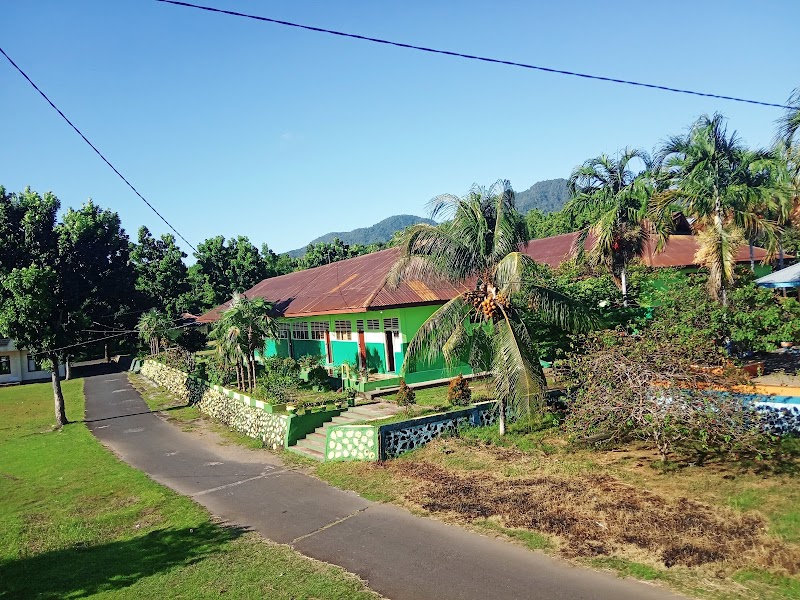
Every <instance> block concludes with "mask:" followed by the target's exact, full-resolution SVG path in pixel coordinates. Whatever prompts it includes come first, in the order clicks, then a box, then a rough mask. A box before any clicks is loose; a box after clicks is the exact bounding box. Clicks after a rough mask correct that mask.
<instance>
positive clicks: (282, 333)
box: [278, 323, 289, 340]
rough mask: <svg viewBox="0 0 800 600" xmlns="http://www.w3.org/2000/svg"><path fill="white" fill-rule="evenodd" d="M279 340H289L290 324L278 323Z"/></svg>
mask: <svg viewBox="0 0 800 600" xmlns="http://www.w3.org/2000/svg"><path fill="white" fill-rule="evenodd" d="M278 339H279V340H288V339H289V324H288V323H278Z"/></svg>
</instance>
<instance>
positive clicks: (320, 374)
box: [308, 365, 330, 391]
mask: <svg viewBox="0 0 800 600" xmlns="http://www.w3.org/2000/svg"><path fill="white" fill-rule="evenodd" d="M329 381H330V378H329V377H328V372H327V371H326V370H325V369H324V368H323V367H321V366H319V365H317V366H316V367H314V368H313V369H311V370H310V371H309V372H308V385H310V386H311V387H312V388H313V389H315V390H317V391H322V390H325V389H328V387H329V385H328V382H329Z"/></svg>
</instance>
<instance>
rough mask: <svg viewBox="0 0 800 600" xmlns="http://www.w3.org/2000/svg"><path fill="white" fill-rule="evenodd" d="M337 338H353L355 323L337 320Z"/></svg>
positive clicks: (335, 323)
mask: <svg viewBox="0 0 800 600" xmlns="http://www.w3.org/2000/svg"><path fill="white" fill-rule="evenodd" d="M334 326H335V329H336V339H337V340H350V339H353V324H352V323H351V322H350V321H335V322H334Z"/></svg>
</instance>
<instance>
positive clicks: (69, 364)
mask: <svg viewBox="0 0 800 600" xmlns="http://www.w3.org/2000/svg"><path fill="white" fill-rule="evenodd" d="M64 368H65V370H66V373H65V374H64V381H69V380H70V379H72V362H71V361H70V359H69V356H67V357H66V359H65V360H64Z"/></svg>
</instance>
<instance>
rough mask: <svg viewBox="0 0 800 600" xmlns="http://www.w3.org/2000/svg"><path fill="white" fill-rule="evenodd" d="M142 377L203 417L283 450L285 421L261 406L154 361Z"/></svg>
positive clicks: (285, 429) (243, 396)
mask: <svg viewBox="0 0 800 600" xmlns="http://www.w3.org/2000/svg"><path fill="white" fill-rule="evenodd" d="M141 373H142V375H144V376H145V377H147V378H148V379H150V380H151V381H152V382H153V383H155V384H157V385H159V386H161V387H163V388H165V389H166V390H168V391H170V392H171V393H173V394H175V395H176V396H178V397H179V398H181V399H183V400H184V401H185V402H186V403H187V404H192V405H195V406H197V408H198V409H199V410H200V412H202V413H203V414H205V415H208V416H209V417H211V418H212V419H215V420H217V421H219V422H221V423H223V424H224V425H226V426H228V427H230V428H231V429H234V430H236V431H238V432H240V433H243V434H245V435H246V436H248V437H252V438H256V439H260V440H261V441H262V442H263V443H264V445H265V446H268V447H271V448H273V449H274V448H279V447H283V446H284V440H285V439H286V431H287V429H288V422H289V421H288V417H287V416H286V415H278V414H272V413H268V412H266V411H264V410H263V408H262V407H261V406H258V405H259V404H261V405H262V406H263V403H262V402H260V401H257V400H253V399H252V398H250V397H248V396H245V395H244V394H240V393H238V392H233V391H232V390H228V389H226V388H224V387H221V386H218V385H211V384H209V383H208V382H205V381H203V380H201V379H197V378H195V377H190V376H189V375H187V374H186V373H184V372H182V371H178V370H177V369H173V368H171V367H168V366H166V365H164V364H161V363H160V362H157V361H154V360H146V361H145V362H144V365H142V371H141Z"/></svg>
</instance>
